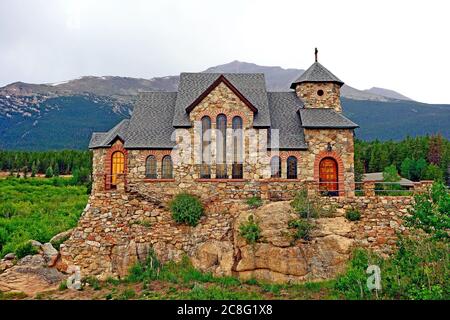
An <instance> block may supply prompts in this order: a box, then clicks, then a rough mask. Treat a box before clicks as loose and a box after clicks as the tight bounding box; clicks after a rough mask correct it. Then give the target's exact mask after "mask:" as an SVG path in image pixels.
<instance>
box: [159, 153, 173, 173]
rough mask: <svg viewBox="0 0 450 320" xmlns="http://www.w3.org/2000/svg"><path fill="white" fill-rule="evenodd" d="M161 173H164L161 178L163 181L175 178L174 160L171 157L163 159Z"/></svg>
mask: <svg viewBox="0 0 450 320" xmlns="http://www.w3.org/2000/svg"><path fill="white" fill-rule="evenodd" d="M161 171H162V174H161V177H162V178H163V179H172V178H173V166H172V158H171V157H170V156H165V157H164V158H163V159H162V166H161Z"/></svg>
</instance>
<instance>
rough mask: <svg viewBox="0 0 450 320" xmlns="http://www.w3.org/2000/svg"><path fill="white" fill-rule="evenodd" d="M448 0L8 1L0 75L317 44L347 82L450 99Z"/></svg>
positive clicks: (52, 78)
mask: <svg viewBox="0 0 450 320" xmlns="http://www.w3.org/2000/svg"><path fill="white" fill-rule="evenodd" d="M449 7H450V3H449V2H448V1H445V0H442V1H440V0H428V1H426V2H425V1H418V0H412V1H408V2H404V1H392V0H378V1H360V0H359V1H358V0H347V1H346V0H342V1H333V0H322V1H320V2H318V1H300V0H292V1H283V0H279V1H276V2H274V1H266V0H259V1H256V0H228V1H210V0H165V1H162V0H161V1H145V0H122V1H120V0H96V1H92V0H78V1H72V0H70V1H68V0H67V1H58V0H34V1H26V0H2V1H1V2H0V70H2V72H1V73H0V85H4V84H7V83H10V82H13V81H18V80H20V81H27V82H39V83H41V82H45V83H47V82H58V81H61V80H66V79H70V78H76V77H79V76H82V75H123V76H132V77H143V78H149V77H152V76H164V75H170V74H177V73H179V72H181V71H201V70H203V69H206V68H207V67H210V66H213V65H217V64H223V63H226V62H229V61H232V60H236V59H237V60H241V61H248V62H254V63H257V64H262V65H280V66H282V67H291V68H307V67H308V66H309V65H310V64H311V63H312V61H313V48H314V47H316V46H317V47H319V51H320V52H319V59H320V61H321V62H322V63H323V64H324V65H325V66H326V67H327V68H329V69H330V70H331V71H332V72H333V73H335V74H336V75H337V76H339V77H340V78H341V79H343V80H344V81H345V82H346V83H348V84H349V85H352V86H354V87H357V88H360V89H364V88H369V87H371V86H379V87H386V88H390V89H393V90H397V91H399V92H401V93H403V94H405V95H407V96H410V97H411V98H413V99H417V100H420V101H426V102H433V103H450V90H448V79H447V78H448V76H447V75H448V74H450V63H449V59H448V57H449V56H450V41H448V31H449V30H450V20H449V19H448V18H447V15H448V12H450V10H449Z"/></svg>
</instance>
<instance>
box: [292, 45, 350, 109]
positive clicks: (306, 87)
mask: <svg viewBox="0 0 450 320" xmlns="http://www.w3.org/2000/svg"><path fill="white" fill-rule="evenodd" d="M318 53H319V51H318V50H317V48H315V50H314V56H315V62H314V63H313V64H312V65H311V66H310V67H309V68H308V69H307V70H306V71H305V72H304V73H303V74H302V75H301V76H300V77H299V78H298V79H297V80H295V81H294V82H293V83H292V84H291V89H295V92H296V93H297V96H298V97H299V98H300V99H301V100H302V101H303V102H304V104H305V108H331V109H334V110H335V111H337V112H342V107H341V99H340V98H341V87H342V86H343V85H344V82H342V81H341V80H340V79H339V78H338V77H336V76H335V75H334V74H332V73H331V72H330V71H329V70H328V69H327V68H325V67H324V66H323V65H321V64H320V63H319V61H318Z"/></svg>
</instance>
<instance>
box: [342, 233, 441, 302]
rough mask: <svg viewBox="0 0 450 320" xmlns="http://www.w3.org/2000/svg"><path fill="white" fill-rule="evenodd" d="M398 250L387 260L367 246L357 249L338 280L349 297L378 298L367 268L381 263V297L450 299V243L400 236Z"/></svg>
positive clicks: (343, 293) (344, 293) (343, 294)
mask: <svg viewBox="0 0 450 320" xmlns="http://www.w3.org/2000/svg"><path fill="white" fill-rule="evenodd" d="M397 245H398V250H397V252H396V253H395V254H394V255H392V256H390V257H389V258H387V259H382V258H380V257H379V256H377V255H375V254H373V253H371V252H368V251H366V250H363V249H356V250H355V251H354V252H353V256H352V259H351V261H350V262H349V267H348V269H347V272H346V273H345V274H344V275H342V276H340V277H338V278H337V280H336V283H335V289H336V290H337V292H338V293H339V294H340V295H342V296H343V297H345V298H347V299H374V298H377V295H376V294H375V292H370V291H369V289H368V288H367V285H366V282H367V277H368V275H367V274H366V269H367V267H368V266H369V265H378V266H379V267H380V271H381V287H382V288H381V292H380V291H379V292H378V298H381V299H408V300H417V299H445V300H448V299H449V298H450V283H449V281H450V280H449V279H450V272H449V268H448V265H449V255H448V252H449V246H448V243H444V242H442V241H435V240H430V239H422V240H420V239H417V238H400V239H399V241H398V243H397Z"/></svg>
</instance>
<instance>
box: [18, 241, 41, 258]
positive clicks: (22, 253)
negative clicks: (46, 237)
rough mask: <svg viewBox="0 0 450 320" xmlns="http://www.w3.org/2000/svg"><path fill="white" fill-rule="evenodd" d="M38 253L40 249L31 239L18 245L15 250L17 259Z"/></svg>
mask: <svg viewBox="0 0 450 320" xmlns="http://www.w3.org/2000/svg"><path fill="white" fill-rule="evenodd" d="M36 253H38V251H37V249H36V248H35V247H34V246H33V245H32V244H31V242H30V241H27V242H24V243H22V244H20V245H18V246H17V248H16V252H15V254H16V257H17V259H22V258H23V257H26V256H29V255H34V254H36Z"/></svg>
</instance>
